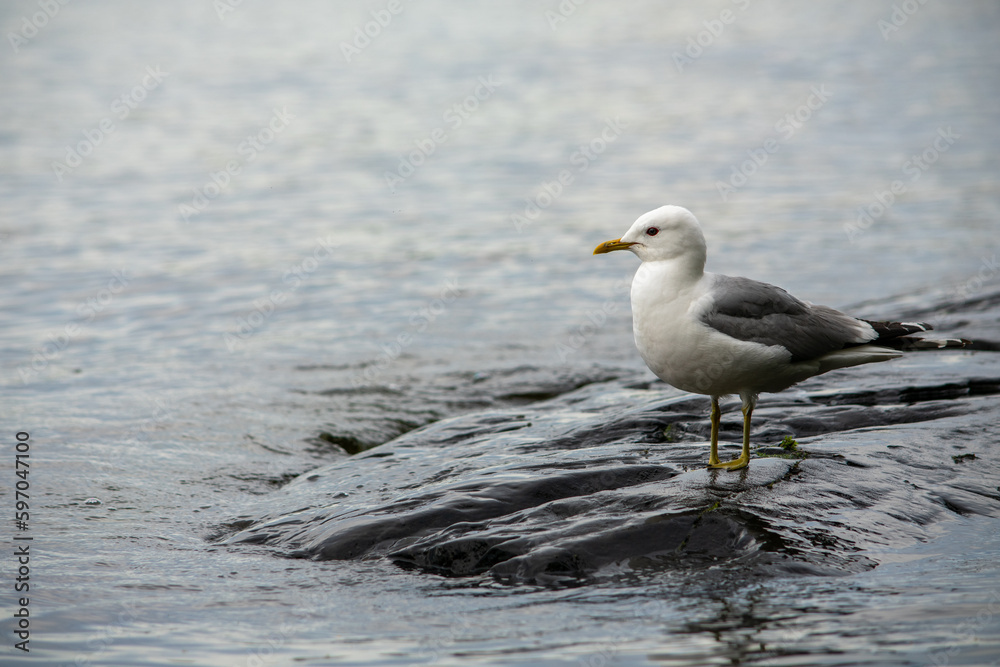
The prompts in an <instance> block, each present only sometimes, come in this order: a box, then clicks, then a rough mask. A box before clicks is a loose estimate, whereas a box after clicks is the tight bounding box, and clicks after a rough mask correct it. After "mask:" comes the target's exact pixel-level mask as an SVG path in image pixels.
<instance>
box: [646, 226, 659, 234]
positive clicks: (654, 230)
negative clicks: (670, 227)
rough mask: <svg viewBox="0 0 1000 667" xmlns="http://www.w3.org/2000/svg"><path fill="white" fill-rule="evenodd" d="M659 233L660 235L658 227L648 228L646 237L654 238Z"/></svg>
mask: <svg viewBox="0 0 1000 667" xmlns="http://www.w3.org/2000/svg"><path fill="white" fill-rule="evenodd" d="M659 233H660V228H659V227H650V228H649V229H647V230H646V236H656V235H657V234H659Z"/></svg>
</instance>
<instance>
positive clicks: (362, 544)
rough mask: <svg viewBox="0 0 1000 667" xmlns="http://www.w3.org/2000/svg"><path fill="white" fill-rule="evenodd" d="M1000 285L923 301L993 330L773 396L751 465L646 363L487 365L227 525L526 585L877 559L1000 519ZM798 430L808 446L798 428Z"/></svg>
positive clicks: (727, 424) (825, 568)
mask: <svg viewBox="0 0 1000 667" xmlns="http://www.w3.org/2000/svg"><path fill="white" fill-rule="evenodd" d="M998 304H1000V298H998V297H997V296H996V295H994V296H992V297H983V298H981V299H978V300H970V301H969V302H965V303H963V304H948V305H947V306H943V307H938V308H937V309H925V310H923V311H918V310H910V311H907V312H904V313H903V316H906V317H914V316H920V317H921V318H922V319H932V318H933V317H935V316H937V317H940V318H941V319H945V320H946V321H947V323H949V324H953V325H955V326H951V327H945V330H944V331H942V333H948V334H952V333H959V334H961V335H963V336H964V337H966V338H973V339H974V340H975V344H974V345H973V346H972V349H970V350H940V351H921V352H916V353H911V354H910V355H908V356H907V357H905V358H904V359H903V360H898V361H894V362H889V363H887V364H874V365H869V366H864V367H860V368H854V369H846V370H844V371H837V372H834V373H830V374H828V375H826V376H821V377H818V378H813V379H811V380H809V381H807V382H805V383H803V384H802V385H800V386H799V387H796V388H793V389H791V390H788V391H786V392H783V393H781V394H777V395H769V394H766V395H764V396H762V398H761V401H760V404H759V407H758V410H757V411H756V412H755V414H754V428H753V437H752V444H753V446H754V447H755V449H756V451H755V452H754V458H753V460H752V461H751V464H750V467H749V468H748V469H745V470H742V471H736V472H729V471H722V470H718V471H717V470H707V469H705V465H706V463H707V459H708V447H707V437H708V429H709V426H708V418H707V413H708V399H707V398H706V397H701V396H692V395H690V394H682V393H680V392H677V391H675V390H673V389H672V388H670V387H667V386H666V385H663V384H662V383H659V382H657V381H650V380H649V376H646V375H638V374H635V373H631V374H624V376H619V377H616V378H614V379H607V378H605V377H602V372H600V371H595V372H594V373H592V374H590V377H589V379H588V377H587V374H586V373H584V374H582V375H578V376H576V377H575V378H569V379H567V378H566V377H559V378H556V377H553V376H552V374H549V375H546V373H545V372H544V370H542V371H540V370H539V369H537V368H531V369H529V368H520V369H513V370H507V371H504V372H502V373H495V374H481V375H477V376H476V377H475V378H469V386H470V387H471V386H474V385H481V386H480V395H479V396H478V397H477V396H475V395H473V392H466V394H465V395H466V396H467V397H468V399H469V400H472V401H481V402H482V403H484V404H487V405H492V406H494V407H492V408H491V409H486V410H481V411H478V412H474V413H469V414H464V415H460V416H456V417H452V418H446V419H443V420H440V421H436V422H434V423H431V424H429V425H426V426H423V427H421V428H417V429H416V430H412V431H410V432H408V433H405V434H403V435H401V436H400V437H398V438H396V439H394V440H392V441H391V442H388V443H386V444H384V445H381V446H378V447H375V448H373V449H370V450H367V451H364V452H362V453H360V454H358V455H356V456H353V457H350V458H346V459H344V460H342V461H340V462H338V463H335V464H333V465H330V466H327V467H325V468H321V469H319V470H316V471H314V472H311V473H308V474H306V475H302V476H301V477H299V478H297V479H295V480H294V481H293V482H291V483H290V484H289V485H287V486H286V487H285V488H284V489H282V490H281V491H280V492H278V493H277V494H275V497H273V498H270V499H269V510H268V511H267V512H265V513H263V515H262V516H253V517H250V518H248V519H247V520H246V521H244V522H243V523H240V524H239V525H240V526H246V527H244V528H243V529H242V530H240V531H239V532H237V533H235V534H232V535H230V536H229V537H228V538H226V540H225V541H226V542H228V543H230V544H239V543H254V544H262V545H266V546H267V547H269V548H272V549H274V550H275V551H276V552H277V553H279V554H281V555H284V556H289V557H301V558H314V559H322V560H329V559H335V560H336V559H341V560H343V559H371V558H387V559H390V560H392V561H393V562H395V563H397V564H398V565H400V566H402V567H406V568H415V569H417V570H420V571H424V572H428V573H433V574H437V575H445V576H451V577H470V576H480V577H482V576H486V577H492V578H493V579H495V580H498V581H500V582H504V583H511V584H517V583H535V584H544V585H576V584H580V583H586V582H591V581H599V580H602V579H606V578H614V577H622V576H630V575H631V574H634V573H636V572H640V571H642V570H645V569H658V570H664V569H683V570H686V571H691V570H696V571H704V572H712V573H714V574H726V573H738V574H739V575H741V576H744V577H745V576H774V575H778V574H783V573H812V574H838V573H851V572H859V571H863V570H866V569H870V568H873V567H875V566H877V565H878V560H877V553H878V552H879V550H880V549H885V548H894V547H900V546H904V545H906V544H909V543H912V542H913V541H914V540H923V539H927V538H928V537H929V536H931V535H932V534H933V532H934V524H935V523H937V522H939V521H940V520H941V519H943V518H944V517H946V516H949V515H954V514H958V515H984V516H990V517H998V516H1000V420H998V416H1000V396H998V392H1000V359H998V355H996V353H995V352H994V350H995V349H996V345H995V340H993V339H992V338H991V337H990V336H991V334H995V332H996V331H997V330H998V329H1000V327H997V326H996V323H997V319H998V318H997V312H998ZM901 310H903V309H901ZM932 321H933V319H932ZM949 328H950V329H953V330H954V331H948V329H949ZM581 378H582V379H581ZM487 380H488V384H487ZM512 396H516V397H518V398H516V399H515V398H511V397H512ZM497 406H499V407H497ZM723 408H724V415H723V422H722V436H721V439H722V440H723V441H724V442H725V443H726V444H725V445H724V446H723V448H722V456H723V457H724V458H725V457H726V456H727V452H734V453H735V452H736V451H738V444H737V443H738V441H739V437H740V435H739V434H740V428H741V421H740V414H739V410H738V401H735V400H733V401H728V402H726V403H724V405H723ZM786 436H791V437H792V438H795V439H797V440H798V443H797V445H794V444H792V443H790V442H789V441H787V440H785V445H784V447H782V446H781V443H782V440H783V439H784V438H786Z"/></svg>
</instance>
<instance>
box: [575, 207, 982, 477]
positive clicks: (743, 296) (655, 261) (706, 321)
mask: <svg viewBox="0 0 1000 667" xmlns="http://www.w3.org/2000/svg"><path fill="white" fill-rule="evenodd" d="M614 250H630V251H632V252H633V253H634V254H635V255H636V256H637V257H638V258H639V259H640V260H642V264H641V265H640V266H639V269H638V270H637V271H636V274H635V277H634V278H633V279H632V291H631V300H632V329H633V334H634V336H635V345H636V347H637V348H638V350H639V356H641V357H642V360H643V361H644V362H646V365H647V366H648V367H649V369H650V370H651V371H652V372H653V373H654V374H655V375H656V376H657V377H658V378H660V379H661V380H663V381H664V382H666V383H667V384H670V385H673V386H674V387H677V388H678V389H680V390H682V391H688V392H692V393H696V394H705V395H708V396H710V397H711V398H712V411H711V415H710V417H711V425H712V429H711V439H712V443H711V453H710V454H709V466H708V467H709V468H722V469H725V470H739V469H740V468H745V467H747V465H749V463H750V420H751V417H752V416H753V410H754V407H755V406H756V405H757V397H758V396H759V395H760V393H761V392H769V393H770V392H778V391H782V390H784V389H787V388H788V387H791V386H792V385H794V384H796V383H797V382H801V381H803V380H805V379H806V378H810V377H812V376H814V375H820V374H822V373H826V372H828V371H832V370H834V369H837V368H846V367H848V366H857V365H859V364H870V363H876V362H881V361H889V360H890V359H895V358H897V357H900V356H902V354H903V353H902V351H901V350H903V349H917V348H941V347H962V346H964V345H965V344H968V341H964V340H958V339H946V340H926V339H921V338H912V337H910V334H913V333H917V332H921V331H929V330H930V329H932V327H931V326H930V325H929V324H925V323H923V322H888V321H885V322H873V321H869V320H862V319H857V318H854V317H851V316H850V315H845V314H844V313H841V312H840V311H837V310H834V309H833V308H828V307H826V306H815V305H812V304H810V303H807V302H805V301H801V300H799V299H797V298H795V297H794V296H792V295H791V294H789V293H788V292H786V291H785V290H783V289H781V288H780V287H775V286H774V285H769V284H767V283H762V282H758V281H756V280H750V279H748V278H739V277H731V276H724V275H720V274H716V273H708V272H706V271H705V259H706V256H707V247H706V244H705V235H704V234H703V233H702V230H701V225H700V224H699V223H698V219H697V218H695V217H694V215H693V214H692V213H691V211H689V210H687V209H686V208H682V207H680V206H662V207H660V208H658V209H656V210H653V211H650V212H649V213H646V214H644V215H642V216H640V217H639V219H637V220H636V221H635V222H634V223H633V224H632V227H631V228H629V230H628V232H627V233H626V234H625V235H624V236H622V237H621V238H620V239H614V240H612V241H606V242H604V243H602V244H600V245H599V246H597V248H595V249H594V254H595V255H600V254H603V253H608V252H612V251H614ZM732 394H737V395H739V397H740V399H741V401H742V410H743V451H742V453H741V454H740V456H739V457H738V458H735V459H733V460H731V461H726V462H722V461H720V460H719V419H720V416H721V412H720V410H719V399H720V398H722V397H723V396H728V395H732Z"/></svg>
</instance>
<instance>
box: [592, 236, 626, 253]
mask: <svg viewBox="0 0 1000 667" xmlns="http://www.w3.org/2000/svg"><path fill="white" fill-rule="evenodd" d="M632 245H633V244H631V243H622V240H621V239H615V240H613V241H605V242H604V243H602V244H601V245H599V246H597V247H596V248H594V254H595V255H602V254H604V253H606V252H611V251H612V250H628V249H629V248H631V247H632Z"/></svg>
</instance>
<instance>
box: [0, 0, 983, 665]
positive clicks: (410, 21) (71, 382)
mask: <svg viewBox="0 0 1000 667" xmlns="http://www.w3.org/2000/svg"><path fill="white" fill-rule="evenodd" d="M0 26H2V27H3V34H4V44H3V45H2V47H0V86H2V89H3V92H4V94H3V96H2V98H0V110H2V113H0V258H2V262H0V286H2V292H0V293H2V297H0V304H2V309H3V317H2V319H0V369H2V377H0V382H2V385H0V386H2V407H0V425H2V429H3V430H2V433H0V434H2V438H3V442H4V443H5V446H4V448H3V452H4V453H3V456H2V458H0V466H2V467H0V469H2V470H3V474H4V477H5V479H4V482H3V484H2V487H0V488H2V492H3V498H4V502H5V503H7V504H8V507H10V506H12V505H13V504H14V502H15V498H14V482H15V481H16V478H15V477H14V454H15V442H16V441H15V434H17V433H19V432H25V433H29V434H30V456H31V459H30V462H31V468H30V477H29V480H30V509H31V512H30V513H31V518H30V528H29V530H28V531H27V532H25V531H20V532H17V534H18V535H20V536H25V535H30V536H31V537H33V540H32V541H31V543H30V544H31V547H30V550H31V555H32V556H33V558H32V559H31V580H30V581H31V587H30V596H29V597H30V614H31V616H30V619H31V623H30V633H31V634H30V648H31V653H30V655H29V654H24V653H22V652H20V651H18V650H17V649H15V648H14V644H15V643H16V641H17V640H16V639H15V635H14V634H13V630H14V627H13V625H12V622H11V618H12V615H11V613H8V614H7V621H5V622H4V624H3V627H4V628H5V632H4V635H3V636H4V645H3V648H2V650H3V651H4V653H3V654H2V655H4V656H5V657H6V658H7V659H15V660H24V659H25V658H30V659H31V661H32V662H31V664H95V665H96V664H102V665H103V664H177V663H190V664H212V665H215V664H218V665H243V664H246V665H260V664H292V661H293V660H294V661H295V663H294V664H357V665H361V664H364V665H369V664H370V665H392V664H400V665H403V664H430V663H440V664H463V665H464V664H534V665H543V664H587V665H604V664H621V665H644V664H677V665H685V664H732V661H734V660H735V661H736V662H739V661H740V660H748V661H753V659H751V658H750V657H747V656H748V655H749V654H748V651H749V649H748V648H747V646H748V645H749V644H747V643H746V642H745V641H744V639H746V638H747V637H751V634H748V631H747V630H746V627H747V625H746V624H745V623H741V622H737V621H736V620H734V619H738V618H742V617H743V616H745V615H746V614H750V615H755V614H756V615H758V616H760V617H764V618H768V619H772V620H773V619H775V618H779V617H782V614H788V613H789V611H790V610H791V612H792V613H791V615H790V616H787V617H782V618H786V620H785V621H783V622H781V623H778V624H777V625H773V624H772V625H767V624H764V625H762V626H761V629H760V632H761V633H763V634H759V635H757V634H755V635H753V636H752V640H753V641H754V642H758V643H759V642H762V641H765V639H766V641H767V642H768V643H770V644H778V645H784V646H789V647H798V648H797V649H795V650H796V651H797V652H793V653H792V654H791V655H790V657H789V656H785V657H784V658H782V660H784V661H782V660H778V659H777V658H774V659H772V658H771V657H767V656H765V655H764V654H760V653H758V654H757V656H756V658H755V659H756V660H765V658H766V659H767V660H771V664H802V663H810V662H814V660H815V662H817V663H818V662H823V661H825V662H824V664H842V663H858V662H865V661H870V662H872V663H873V664H876V663H883V658H885V660H886V662H889V663H892V664H896V663H898V664H930V663H932V661H933V660H937V661H938V663H940V660H942V659H945V658H941V656H942V655H945V657H946V659H947V661H948V664H963V663H964V664H989V663H990V660H994V661H995V660H996V659H997V657H998V656H997V655H995V654H994V655H992V656H990V655H989V654H988V652H989V650H992V649H995V648H996V647H997V646H998V644H1000V642H998V640H997V637H998V626H1000V614H998V613H997V608H996V606H995V605H993V601H992V600H993V599H992V598H990V595H991V591H993V593H992V594H993V595H996V592H995V591H996V582H997V581H998V580H1000V576H998V575H1000V570H998V568H997V565H996V554H997V550H998V547H1000V544H998V542H997V533H998V530H997V523H996V522H995V521H990V520H987V519H975V520H973V519H966V520H957V519H956V520H955V521H954V522H952V523H951V524H949V525H948V526H944V527H942V529H941V531H942V534H945V533H947V534H948V535H951V536H952V537H951V538H949V539H947V540H943V541H936V542H930V543H920V542H914V543H913V544H910V545H900V546H899V548H898V551H895V552H893V553H894V555H893V558H892V559H887V560H886V562H885V564H883V565H882V566H881V567H879V568H876V569H875V570H873V571H871V572H867V573H864V574H861V575H856V576H855V575H852V576H850V577H844V578H833V579H828V578H821V577H803V578H801V579H794V580H778V581H777V582H771V583H768V584H759V583H758V584H754V585H752V586H750V585H748V586H747V587H744V588H739V587H737V588H735V589H733V591H732V592H731V594H730V595H727V596H726V597H724V598H721V597H720V599H716V600H711V599H705V598H698V599H691V600H689V601H685V600H684V598H683V597H678V596H677V595H676V594H669V591H671V590H675V588H672V587H674V586H675V584H676V582H675V581H673V580H672V579H671V577H669V576H666V575H664V576H652V575H651V576H650V577H649V578H648V579H643V578H641V577H639V578H636V579H635V580H634V581H631V582H630V583H621V582H618V583H615V584H613V585H612V584H609V585H607V586H598V587H589V588H588V587H583V588H576V589H570V590H549V589H544V588H540V589H535V588H531V589H524V588H519V587H503V586H500V585H496V586H494V587H490V586H486V587H483V586H482V585H477V586H466V585H464V584H463V582H462V581H461V580H448V579H443V578H436V577H432V576H428V575H421V574H419V573H414V572H407V571H403V570H400V569H398V568H396V567H395V566H393V565H392V564H389V563H386V562H383V561H371V562H326V563H314V562H310V561H289V560H285V559H282V558H278V557H275V556H274V555H271V554H268V553H263V552H256V551H252V550H246V549H243V550H241V549H237V548H233V549H230V548H222V547H219V546H217V545H215V544H214V543H212V542H211V540H210V538H211V537H212V536H214V535H217V534H219V532H220V531H221V530H222V528H221V527H222V526H224V525H226V524H227V523H228V522H231V521H233V520H234V519H235V518H236V517H239V516H244V515H247V514H248V513H252V510H251V509H249V508H252V507H260V506H262V504H263V505H266V504H267V502H268V495H269V494H271V493H274V492H275V491H276V490H277V489H278V488H279V487H280V486H281V485H282V484H283V483H285V482H287V481H288V480H290V479H291V478H293V477H294V476H296V475H299V474H301V473H303V472H306V471H309V470H311V469H313V468H316V467H319V466H322V465H326V464H329V463H331V462H333V461H336V460H339V459H340V458H341V457H343V456H344V454H343V453H342V452H340V450H339V449H337V448H336V447H331V446H329V444H328V443H326V442H324V441H323V440H322V439H318V438H317V436H319V434H321V433H328V434H333V435H335V436H338V437H341V438H345V439H346V440H349V441H350V442H352V443H354V444H356V445H357V446H359V447H369V446H374V445H377V444H380V443H383V442H386V441H388V440H390V439H391V438H393V437H395V436H396V435H399V434H401V433H403V432H405V431H408V430H410V429H412V428H414V427H416V426H420V425H423V424H427V423H429V422H432V421H434V420H437V419H440V418H442V417H447V416H451V415H454V414H459V413H462V412H468V411H471V410H475V409H477V408H478V407H480V406H482V405H486V404H488V403H489V402H490V400H491V397H490V396H485V397H484V396H479V397H475V396H470V395H469V394H468V393H465V390H464V389H462V387H465V386H466V385H463V384H462V382H459V381H458V380H455V381H454V382H452V381H451V380H449V378H451V379H454V378H459V379H463V378H464V379H467V380H469V382H471V381H472V380H475V379H477V378H485V377H488V376H490V374H494V373H498V372H503V371H504V370H509V369H517V368H525V367H528V368H531V369H533V370H532V371H531V372H532V373H534V374H535V376H536V377H537V378H539V383H541V384H544V383H545V382H549V381H551V382H562V381H565V379H566V378H584V379H585V380H586V379H590V380H593V379H599V378H602V377H605V376H608V375H615V374H622V373H625V374H628V373H639V374H641V373H643V372H644V371H643V369H642V366H641V362H640V361H639V359H638V356H637V354H636V353H635V351H634V348H633V345H632V342H631V332H630V319H629V318H630V315H629V310H628V303H627V285H628V279H629V278H630V276H631V274H632V272H633V271H634V269H635V265H636V262H635V260H634V258H632V257H630V256H625V257H622V256H618V255H615V256H610V257H592V256H591V251H592V249H593V248H594V246H596V245H597V244H598V243H599V242H601V241H604V240H607V239H610V238H616V237H618V236H620V235H621V234H622V233H624V231H625V230H626V229H627V228H628V226H629V225H630V224H631V222H632V221H633V220H634V219H635V218H636V217H638V216H639V215H640V214H642V213H644V212H645V211H647V210H650V209H652V208H655V207H657V206H660V205H662V204H665V203H674V204H680V205H683V206H686V207H688V208H690V209H691V210H692V211H694V212H695V214H696V215H697V216H699V218H700V219H701V221H702V223H703V225H704V226H705V230H706V235H707V237H708V241H709V248H710V250H709V269H710V270H715V271H719V272H724V273H729V274H734V275H748V276H752V277H754V278H757V279H761V280H765V281H768V282H773V283H776V284H779V285H782V286H783V287H785V288H787V289H789V290H790V291H792V292H793V293H795V294H797V295H799V296H801V297H802V298H805V299H808V300H810V301H813V302H819V303H826V304H829V305H831V306H836V307H848V306H850V305H852V304H863V303H864V302H866V301H870V300H874V299H878V298H882V297H886V296H889V295H897V296H898V295H907V294H919V295H922V296H921V297H920V298H919V299H918V301H919V300H920V299H923V300H927V299H930V298H932V297H933V298H942V299H961V298H965V297H969V296H975V295H977V294H982V293H985V292H986V291H989V290H991V289H992V290H995V289H996V288H997V286H998V284H1000V273H998V272H997V269H996V264H995V263H996V259H995V257H996V251H997V246H998V243H997V238H998V233H997V232H998V226H997V220H998V219H1000V186H998V183H1000V132H997V129H996V128H997V126H998V112H997V110H998V109H1000V77H998V72H1000V49H998V47H997V37H998V34H1000V7H998V6H997V5H996V4H994V3H990V2H965V3H943V2H929V3H926V4H922V3H918V2H902V3H895V4H894V3H892V2H874V3H847V2H836V3H815V4H808V5H806V4H803V3H791V2H778V1H773V2H764V1H758V0H733V1H732V2H730V1H728V0H727V1H720V2H702V3H684V4H674V3H671V4H670V6H667V5H666V4H664V3H656V2H617V3H609V2H605V3H599V2H588V3H581V4H579V5H577V4H576V3H574V2H570V0H563V1H562V2H556V1H555V0H546V1H544V2H538V3H536V2H527V1H525V2H504V3H489V2H466V3H445V2H434V1H432V0H425V1H421V2H409V1H407V0H398V1H397V0H390V1H388V2H382V1H375V2H358V3H323V2H318V1H317V2H285V3H263V2H251V1H249V0H246V1H244V2H236V1H235V0H217V1H215V2H208V1H194V0H191V1H184V2H172V3H156V4H153V3H125V2H88V3H68V4H62V3H61V2H56V1H55V0H53V1H52V2H7V3H4V4H3V5H2V7H0ZM928 295H931V296H928ZM903 300H904V301H905V298H904V299H903ZM650 377H651V376H650ZM462 381H463V382H464V381H465V380H462ZM456 387H458V388H456ZM346 440H345V441H346ZM9 511H12V509H11V510H9ZM13 525H14V524H12V523H11V522H9V521H8V522H5V523H4V526H5V527H4V529H3V534H4V535H5V536H6V537H4V540H5V543H6V544H7V545H8V546H9V545H12V544H15V543H14V542H13V541H12V539H13V537H14V534H15V529H14V528H13V527H12V526H13ZM956 545H958V546H956ZM8 546H5V548H4V552H5V553H8V555H7V556H5V557H4V559H3V567H2V571H3V572H4V583H3V593H2V599H3V600H4V606H5V609H6V610H8V612H13V611H16V610H17V608H18V607H19V605H18V604H17V597H18V594H15V593H14V591H13V583H12V580H13V576H12V574H11V573H13V572H14V570H15V564H14V562H13V559H12V557H11V556H10V555H9V554H10V553H11V552H13V547H10V548H8ZM959 547H960V548H959ZM889 561H892V562H889ZM916 581H919V583H912V582H916ZM765 599H766V602H763V601H762V600H765ZM991 605H993V606H991ZM741 615H742V616H741ZM969 618H972V619H979V620H978V621H976V623H978V625H975V628H974V629H975V632H976V634H975V640H976V641H975V642H967V641H966V640H967V639H968V635H967V633H966V634H962V632H963V628H964V629H966V630H967V629H968V627H966V626H963V625H962V624H963V623H964V622H965V621H966V620H967V619H969ZM8 630H9V631H8ZM741 637H742V638H743V639H741ZM977 642H978V643H977ZM954 646H960V647H961V648H960V650H958V649H957V650H955V651H953V652H947V651H949V647H954ZM976 646H978V647H980V648H976ZM982 647H985V649H984V648H982ZM991 647H992V648H991ZM942 651H946V652H947V653H946V654H942V653H941V652H942ZM984 651H985V652H984ZM885 652H888V653H885ZM886 655H888V656H890V657H889V658H886ZM810 656H811V657H810ZM935 656H936V657H935ZM74 661H76V662H74ZM883 664H885V663H883ZM994 664H996V663H995V662H994Z"/></svg>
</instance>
